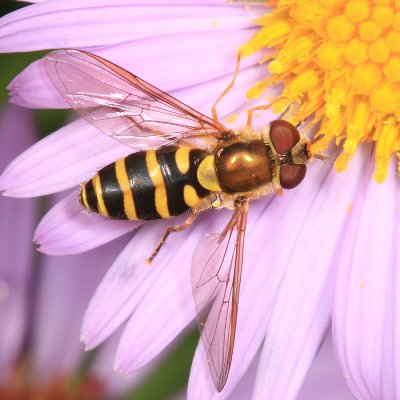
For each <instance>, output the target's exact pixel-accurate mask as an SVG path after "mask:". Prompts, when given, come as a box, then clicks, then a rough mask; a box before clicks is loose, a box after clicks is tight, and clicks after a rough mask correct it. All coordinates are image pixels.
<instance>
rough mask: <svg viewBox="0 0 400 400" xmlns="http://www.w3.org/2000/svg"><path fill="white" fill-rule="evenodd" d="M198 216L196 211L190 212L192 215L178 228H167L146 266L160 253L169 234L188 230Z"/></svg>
mask: <svg viewBox="0 0 400 400" xmlns="http://www.w3.org/2000/svg"><path fill="white" fill-rule="evenodd" d="M197 215H198V211H192V213H191V214H190V215H189V217H188V219H187V220H186V221H185V223H184V224H182V225H178V226H169V227H168V228H167V229H166V231H165V233H164V235H163V236H162V238H161V239H160V241H159V242H158V244H157V246H156V248H155V249H154V251H153V253H151V256H150V257H149V258H148V259H146V263H147V264H148V265H150V264H151V263H152V262H153V260H154V258H155V257H156V255H157V254H158V252H159V251H160V249H161V247H162V245H163V244H164V243H165V241H166V240H167V237H168V236H169V234H170V233H172V232H180V231H183V230H185V229H186V228H189V226H190V225H192V224H193V222H194V220H195V219H196V217H197Z"/></svg>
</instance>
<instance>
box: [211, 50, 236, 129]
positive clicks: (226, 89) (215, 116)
mask: <svg viewBox="0 0 400 400" xmlns="http://www.w3.org/2000/svg"><path fill="white" fill-rule="evenodd" d="M239 67H240V54H238V55H237V58H236V67H235V72H234V73H233V77H232V80H231V82H230V83H229V85H228V86H227V87H226V88H225V90H224V91H223V92H222V93H221V94H220V96H219V97H218V99H217V101H216V102H215V103H214V105H213V106H212V108H211V113H212V117H213V120H214V121H216V122H219V121H218V115H217V105H218V104H219V102H220V101H221V100H222V99H223V98H224V97H225V96H226V95H227V94H228V93H229V91H230V90H231V89H232V88H233V86H234V84H235V81H236V78H237V75H238V73H239Z"/></svg>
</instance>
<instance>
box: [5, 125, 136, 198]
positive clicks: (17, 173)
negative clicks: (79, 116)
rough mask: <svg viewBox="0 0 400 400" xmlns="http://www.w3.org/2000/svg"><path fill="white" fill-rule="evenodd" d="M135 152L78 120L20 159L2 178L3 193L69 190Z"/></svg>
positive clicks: (40, 192)
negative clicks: (108, 165)
mask: <svg viewBox="0 0 400 400" xmlns="http://www.w3.org/2000/svg"><path fill="white" fill-rule="evenodd" d="M131 152H132V149H130V148H129V147H127V146H124V145H122V144H119V143H118V142H117V141H115V140H113V139H111V138H109V137H107V136H106V135H102V134H100V132H99V131H98V130H97V129H96V128H94V127H92V126H91V125H90V124H88V123H87V122H86V121H83V120H79V121H75V122H72V123H71V124H69V125H67V126H65V127H63V128H61V129H59V130H58V131H57V132H55V133H53V134H52V135H50V136H47V137H46V138H44V139H42V140H41V141H40V142H38V143H36V144H35V145H33V146H32V147H31V148H30V149H28V150H27V151H26V152H25V153H22V154H21V155H20V156H18V157H17V158H16V159H15V160H14V161H13V162H12V163H11V164H10V165H9V166H8V167H7V169H6V170H5V171H4V172H3V174H2V175H1V177H0V190H5V192H4V194H5V195H7V196H14V197H32V196H41V195H44V194H50V193H54V192H57V191H61V190H64V189H68V188H70V187H73V186H76V185H78V184H79V183H81V182H84V181H86V180H88V179H90V178H91V177H93V175H95V173H96V172H97V171H98V170H99V169H100V168H102V167H103V166H105V165H107V164H110V163H111V162H113V161H115V160H117V159H119V158H120V157H123V156H126V155H128V154H129V153H131Z"/></svg>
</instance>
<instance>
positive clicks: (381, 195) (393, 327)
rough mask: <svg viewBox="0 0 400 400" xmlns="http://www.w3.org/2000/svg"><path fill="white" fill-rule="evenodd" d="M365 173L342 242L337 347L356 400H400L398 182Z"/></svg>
mask: <svg viewBox="0 0 400 400" xmlns="http://www.w3.org/2000/svg"><path fill="white" fill-rule="evenodd" d="M394 161H395V160H393V163H392V165H391V168H390V174H389V177H388V178H387V180H386V181H385V182H384V183H382V184H377V183H376V182H375V181H374V180H373V162H372V160H371V163H370V168H369V170H366V173H365V172H364V173H365V177H364V179H363V181H362V183H363V186H362V188H361V190H360V191H359V197H358V198H357V201H356V202H355V203H354V204H353V211H352V214H351V219H350V220H349V224H348V227H347V230H346V233H345V235H344V237H343V243H344V246H343V250H342V254H341V256H340V259H339V274H338V279H337V284H336V289H335V297H334V314H333V329H334V344H335V349H336V352H337V354H338V357H339V361H340V365H341V367H342V370H343V374H344V375H345V376H346V380H347V383H348V385H349V386H350V388H351V390H352V391H353V393H354V394H355V396H356V397H357V398H360V399H361V398H362V399H365V400H372V399H374V400H375V399H380V400H389V399H390V400H392V399H400V343H399V338H400V318H399V315H400V297H399V287H400V276H399V271H398V266H399V244H398V239H399V222H400V217H399V199H400V196H399V182H398V177H397V176H396V174H395V169H396V168H395V163H394Z"/></svg>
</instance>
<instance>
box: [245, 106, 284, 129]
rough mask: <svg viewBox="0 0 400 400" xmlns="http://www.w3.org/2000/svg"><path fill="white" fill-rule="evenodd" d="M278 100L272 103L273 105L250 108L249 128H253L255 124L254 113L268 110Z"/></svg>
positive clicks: (248, 113) (248, 112) (248, 111)
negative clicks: (252, 125) (253, 123)
mask: <svg viewBox="0 0 400 400" xmlns="http://www.w3.org/2000/svg"><path fill="white" fill-rule="evenodd" d="M276 101H277V100H274V101H272V102H271V103H268V104H265V105H262V106H257V107H253V108H249V109H248V110H247V127H248V128H251V124H252V122H253V113H254V111H261V110H268V109H269V108H270V107H271V106H272V105H273V104H274V103H275V102H276Z"/></svg>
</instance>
